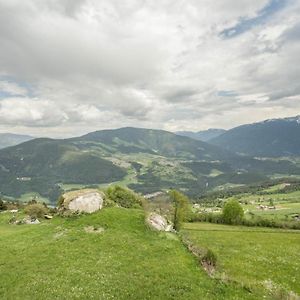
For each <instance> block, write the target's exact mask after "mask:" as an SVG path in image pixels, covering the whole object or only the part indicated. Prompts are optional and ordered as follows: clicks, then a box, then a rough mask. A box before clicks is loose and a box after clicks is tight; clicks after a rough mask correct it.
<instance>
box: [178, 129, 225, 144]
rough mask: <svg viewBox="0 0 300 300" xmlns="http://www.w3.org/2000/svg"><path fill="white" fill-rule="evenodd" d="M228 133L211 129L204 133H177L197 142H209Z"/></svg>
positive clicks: (223, 130)
mask: <svg viewBox="0 0 300 300" xmlns="http://www.w3.org/2000/svg"><path fill="white" fill-rule="evenodd" d="M224 132H226V130H225V129H217V128H211V129H207V130H203V131H198V132H193V131H177V132H175V133H176V134H177V135H181V136H187V137H190V138H192V139H195V140H199V141H203V142H207V141H209V140H211V139H213V138H215V137H218V136H219V135H221V134H223V133H224Z"/></svg>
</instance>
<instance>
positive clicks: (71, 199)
mask: <svg viewBox="0 0 300 300" xmlns="http://www.w3.org/2000/svg"><path fill="white" fill-rule="evenodd" d="M103 202H104V194H103V193H102V192H100V191H98V190H94V189H86V190H78V191H71V192H68V193H65V194H63V195H62V203H61V207H62V208H63V209H65V210H70V211H72V212H86V213H92V212H95V211H97V210H100V209H102V207H103Z"/></svg>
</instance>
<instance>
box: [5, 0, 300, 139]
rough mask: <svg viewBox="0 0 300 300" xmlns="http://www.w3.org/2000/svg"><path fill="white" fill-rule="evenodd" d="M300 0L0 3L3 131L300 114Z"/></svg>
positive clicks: (60, 133)
mask: <svg viewBox="0 0 300 300" xmlns="http://www.w3.org/2000/svg"><path fill="white" fill-rule="evenodd" d="M299 62H300V0H239V1H236V0H216V1H211V0H160V1H154V0H122V1H120V0H119V1H117V0H26V1H24V0H0V132H14V133H23V134H31V135H34V136H49V137H69V136H77V135H81V134H84V133H87V132H90V131H95V130H101V129H107V128H119V127H125V126H134V127H145V128H157V129H164V130H169V131H179V130H192V131H198V130H205V129H208V128H225V129H228V128H232V127H235V126H238V125H240V124H245V123H252V122H256V121H260V120H264V119H269V118H280V117H288V116H295V115H299V114H300V63H299Z"/></svg>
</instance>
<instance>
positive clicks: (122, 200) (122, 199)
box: [106, 185, 142, 208]
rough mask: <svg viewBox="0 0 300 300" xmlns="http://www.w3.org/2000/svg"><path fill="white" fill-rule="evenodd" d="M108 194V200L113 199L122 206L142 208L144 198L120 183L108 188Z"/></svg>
mask: <svg viewBox="0 0 300 300" xmlns="http://www.w3.org/2000/svg"><path fill="white" fill-rule="evenodd" d="M106 196H107V198H108V202H109V200H111V201H113V202H115V203H116V204H118V205H119V206H121V207H125V208H140V207H141V205H142V199H141V197H140V196H139V195H138V194H136V193H135V192H133V191H132V190H129V189H127V188H123V187H121V186H118V185H116V186H112V187H109V188H108V189H107V190H106Z"/></svg>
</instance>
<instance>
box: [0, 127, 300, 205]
mask: <svg viewBox="0 0 300 300" xmlns="http://www.w3.org/2000/svg"><path fill="white" fill-rule="evenodd" d="M273 174H289V175H291V174H295V175H300V168H299V167H298V166H297V165H296V164H295V163H293V162H290V161H284V160H280V161H273V160H260V159H253V158H251V157H248V156H241V155H238V154H236V153H233V152H231V151H228V150H226V149H222V148H220V147H218V146H215V145H211V144H208V143H205V142H202V141H199V140H195V139H191V138H189V137H184V136H179V135H176V134H173V133H171V132H167V131H163V130H152V129H141V128H130V127H127V128H121V129H115V130H102V131H96V132H92V133H89V134H86V135H84V136H81V137H76V138H71V139H62V140H59V139H48V138H39V139H34V140H31V141H27V142H25V143H22V144H19V145H16V146H13V147H9V148H5V149H2V150H0V178H1V181H0V191H1V193H2V196H3V197H13V198H16V199H19V198H20V197H22V195H24V194H27V193H31V192H35V193H38V194H39V195H41V196H43V197H45V198H47V199H49V200H50V201H52V202H55V201H56V199H57V198H58V196H59V195H60V193H61V192H62V191H63V190H66V189H70V188H78V187H82V186H90V185H93V186H94V185H97V186H99V185H100V184H102V186H103V185H109V184H111V183H119V184H123V185H127V186H129V187H130V188H133V189H134V190H136V191H138V192H142V193H151V192H154V191H158V190H161V189H170V188H178V189H180V190H182V191H184V192H186V193H187V194H190V195H194V196H197V195H199V194H200V193H202V192H204V191H207V190H210V189H215V188H218V187H221V186H223V185H228V184H231V185H237V184H238V185H240V184H249V183H257V182H261V181H264V180H267V179H268V177H269V176H271V175H273Z"/></svg>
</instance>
